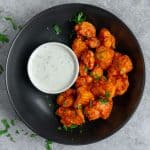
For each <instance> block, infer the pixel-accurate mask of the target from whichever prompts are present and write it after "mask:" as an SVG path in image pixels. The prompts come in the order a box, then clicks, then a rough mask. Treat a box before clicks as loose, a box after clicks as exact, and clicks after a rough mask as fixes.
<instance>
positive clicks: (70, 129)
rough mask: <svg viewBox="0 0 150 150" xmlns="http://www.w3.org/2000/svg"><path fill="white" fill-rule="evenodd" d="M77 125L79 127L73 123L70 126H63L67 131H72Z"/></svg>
mask: <svg viewBox="0 0 150 150" xmlns="http://www.w3.org/2000/svg"><path fill="white" fill-rule="evenodd" d="M77 127H78V125H76V124H72V125H71V126H70V127H67V126H65V125H64V126H63V128H64V130H65V131H72V129H75V128H77Z"/></svg>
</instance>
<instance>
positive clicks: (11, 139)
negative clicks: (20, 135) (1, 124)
mask: <svg viewBox="0 0 150 150" xmlns="http://www.w3.org/2000/svg"><path fill="white" fill-rule="evenodd" d="M6 136H7V137H8V138H9V139H10V141H12V142H16V141H15V140H14V138H13V137H12V135H11V134H10V133H8V134H7V135H6Z"/></svg>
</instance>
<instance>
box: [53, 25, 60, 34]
mask: <svg viewBox="0 0 150 150" xmlns="http://www.w3.org/2000/svg"><path fill="white" fill-rule="evenodd" d="M53 31H54V32H55V33H56V34H57V35H59V34H60V33H61V28H60V26H59V25H58V24H54V25H53Z"/></svg>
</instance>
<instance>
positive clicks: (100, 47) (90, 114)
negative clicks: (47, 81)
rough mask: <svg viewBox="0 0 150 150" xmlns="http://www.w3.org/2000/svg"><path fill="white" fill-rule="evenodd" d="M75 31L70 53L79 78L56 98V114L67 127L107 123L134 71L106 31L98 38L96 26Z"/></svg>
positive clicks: (81, 24)
mask: <svg viewBox="0 0 150 150" xmlns="http://www.w3.org/2000/svg"><path fill="white" fill-rule="evenodd" d="M74 30H75V32H76V37H75V39H74V40H73V43H72V49H73V51H74V52H75V54H76V55H77V57H78V60H79V76H78V78H77V80H76V82H75V85H74V86H73V87H72V88H70V89H68V90H67V91H66V92H63V93H61V94H59V95H58V96H57V104H58V105H60V107H59V108H58V109H57V111H56V114H57V115H58V116H59V117H60V118H61V123H62V124H63V125H65V126H66V127H71V126H72V125H82V124H83V123H85V120H86V119H87V120H89V121H93V120H96V119H104V120H105V119H108V118H109V116H110V115H111V111H112V109H113V98H114V97H115V96H121V95H123V94H124V93H125V92H126V91H127V89H128V87H129V80H128V73H129V72H130V71H132V69H133V64H132V61H131V59H130V58H129V56H128V55H126V54H121V53H119V52H117V50H116V39H115V36H114V35H113V34H112V33H111V32H110V31H109V30H108V29H107V28H102V29H100V31H99V33H98V36H97V35H96V28H95V26H94V25H93V24H92V23H90V22H87V21H83V22H79V23H78V24H76V25H75V28H74Z"/></svg>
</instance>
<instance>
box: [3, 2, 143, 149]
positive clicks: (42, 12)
mask: <svg viewBox="0 0 150 150" xmlns="http://www.w3.org/2000/svg"><path fill="white" fill-rule="evenodd" d="M67 5H68V6H69V5H70V6H71V5H82V6H88V7H93V8H96V9H101V10H102V11H104V12H106V13H108V14H110V15H112V16H113V17H115V18H116V19H118V21H119V22H120V23H121V24H122V25H123V26H124V27H125V28H127V29H128V31H129V32H130V33H131V35H132V36H133V37H134V39H135V41H136V43H137V45H138V47H139V52H140V55H141V56H142V57H141V58H142V62H143V81H142V86H141V94H140V96H139V97H138V103H137V104H136V106H135V108H134V110H133V112H132V114H131V115H130V116H129V117H128V118H127V119H126V120H125V121H123V122H122V123H121V124H120V125H119V126H118V127H117V128H116V129H114V130H112V131H111V132H110V133H109V134H107V135H105V136H103V137H101V138H97V139H95V140H92V141H91V142H88V143H86V142H84V143H77V142H75V143H73V142H72V143H66V142H63V141H58V140H55V139H53V141H54V142H56V143H60V144H65V145H72V146H75V145H88V144H92V143H96V142H100V141H102V140H105V139H106V138H108V137H110V136H112V135H113V134H115V133H117V131H119V130H120V129H121V128H123V127H124V126H125V125H126V124H127V123H128V121H129V120H130V119H131V118H132V116H133V115H134V114H135V112H136V110H137V108H138V106H139V104H140V102H141V100H142V98H143V93H144V91H145V78H146V68H145V60H144V55H143V51H142V49H141V46H140V44H139V42H138V40H137V38H136V36H135V34H133V32H132V31H131V30H130V28H129V27H128V26H127V25H126V23H125V22H124V21H122V20H121V19H120V18H119V17H118V16H116V15H115V14H114V13H113V12H111V11H109V10H108V9H107V8H102V7H99V6H96V5H93V4H87V3H63V4H57V5H53V6H51V7H49V8H47V9H44V10H42V11H40V12H39V13H37V14H35V15H34V16H33V17H31V18H30V19H29V20H28V21H27V22H26V23H25V25H24V26H23V28H22V29H21V30H20V31H19V32H18V33H17V34H16V36H15V37H14V38H13V40H12V42H11V43H10V47H9V52H8V55H7V60H6V65H5V69H6V75H5V84H6V91H7V94H8V97H9V98H8V99H9V102H10V103H11V105H12V107H13V109H14V110H15V112H16V114H17V116H18V117H19V118H20V119H21V121H22V122H23V123H24V124H25V125H26V126H27V127H28V128H29V129H31V130H32V131H33V132H35V133H37V134H38V135H39V136H41V137H43V136H42V134H41V133H40V132H39V131H36V130H35V129H34V128H33V127H32V126H31V125H30V124H29V123H27V121H25V120H24V119H23V117H22V116H21V115H20V113H19V112H18V110H17V109H16V107H15V105H14V101H13V98H12V96H11V93H10V91H9V86H8V63H9V58H10V54H11V53H12V50H13V46H14V44H15V43H16V40H17V39H18V37H19V36H20V35H21V33H22V32H23V30H24V29H25V28H26V27H28V25H30V24H31V23H32V22H33V21H34V20H35V19H36V18H37V17H39V16H41V15H43V14H44V13H45V12H47V11H49V10H50V9H53V8H57V7H60V6H62V7H63V6H67ZM43 138H45V139H47V138H46V137H43Z"/></svg>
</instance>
